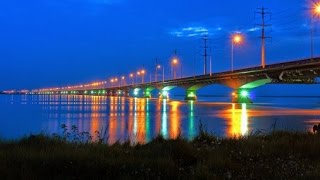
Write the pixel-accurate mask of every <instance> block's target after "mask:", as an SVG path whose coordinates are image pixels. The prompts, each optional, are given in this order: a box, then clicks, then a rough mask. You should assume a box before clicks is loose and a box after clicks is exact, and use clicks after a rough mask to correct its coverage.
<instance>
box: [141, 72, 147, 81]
mask: <svg viewBox="0 0 320 180" xmlns="http://www.w3.org/2000/svg"><path fill="white" fill-rule="evenodd" d="M145 74H146V71H145V70H141V76H142V78H141V80H142V84H143V83H144V75H145Z"/></svg>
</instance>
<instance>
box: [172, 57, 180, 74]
mask: <svg viewBox="0 0 320 180" xmlns="http://www.w3.org/2000/svg"><path fill="white" fill-rule="evenodd" d="M178 63H179V61H178V59H177V58H174V59H173V60H172V63H171V66H172V72H173V79H176V73H177V72H176V69H175V67H176V66H177V64H178Z"/></svg>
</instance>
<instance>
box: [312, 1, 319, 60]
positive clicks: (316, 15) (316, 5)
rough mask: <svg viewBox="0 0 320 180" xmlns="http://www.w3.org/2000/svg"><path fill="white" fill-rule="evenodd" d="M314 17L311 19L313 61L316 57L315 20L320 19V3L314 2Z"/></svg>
mask: <svg viewBox="0 0 320 180" xmlns="http://www.w3.org/2000/svg"><path fill="white" fill-rule="evenodd" d="M312 6H313V7H312V17H311V28H310V30H311V59H312V58H313V57H314V19H315V17H318V18H319V17H320V1H319V2H316V1H313V5H312Z"/></svg>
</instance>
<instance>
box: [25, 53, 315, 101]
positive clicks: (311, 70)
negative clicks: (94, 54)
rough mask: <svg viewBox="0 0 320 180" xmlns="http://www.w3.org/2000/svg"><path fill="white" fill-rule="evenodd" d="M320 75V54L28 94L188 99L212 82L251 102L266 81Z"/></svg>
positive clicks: (294, 80)
mask: <svg viewBox="0 0 320 180" xmlns="http://www.w3.org/2000/svg"><path fill="white" fill-rule="evenodd" d="M317 77H320V57H318V58H313V59H303V60H298V61H291V62H284V63H277V64H271V65H267V66H265V68H263V67H262V66H258V67H252V68H245V69H239V70H235V71H226V72H220V73H212V74H206V75H199V76H191V77H185V78H178V79H171V80H163V81H157V82H148V83H140V84H124V85H120V84H119V85H118V86H113V87H106V88H85V87H78V88H74V89H59V88H57V89H54V90H50V91H48V90H33V91H30V92H28V94H48V95H51V94H52V95H56V94H75V95H101V96H139V94H140V96H141V95H143V97H146V98H151V94H152V91H153V90H156V89H158V90H159V92H160V93H159V96H160V98H164V99H166V98H169V91H170V90H172V89H174V88H176V87H182V88H184V89H185V90H186V93H185V99H186V100H196V99H197V91H198V90H199V89H200V88H203V87H205V86H209V85H212V84H221V85H225V86H227V87H230V88H232V89H233V90H234V92H233V93H232V99H233V102H238V103H244V102H245V103H248V102H251V99H250V96H249V93H248V92H249V91H250V90H251V89H253V88H257V87H260V86H263V85H266V84H316V83H317V82H316V78H317Z"/></svg>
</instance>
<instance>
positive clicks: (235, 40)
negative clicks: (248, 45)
mask: <svg viewBox="0 0 320 180" xmlns="http://www.w3.org/2000/svg"><path fill="white" fill-rule="evenodd" d="M243 39H244V38H243V35H242V34H240V33H235V34H233V35H232V37H231V71H232V72H233V70H234V47H235V45H236V44H241V43H242V42H243Z"/></svg>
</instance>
